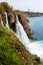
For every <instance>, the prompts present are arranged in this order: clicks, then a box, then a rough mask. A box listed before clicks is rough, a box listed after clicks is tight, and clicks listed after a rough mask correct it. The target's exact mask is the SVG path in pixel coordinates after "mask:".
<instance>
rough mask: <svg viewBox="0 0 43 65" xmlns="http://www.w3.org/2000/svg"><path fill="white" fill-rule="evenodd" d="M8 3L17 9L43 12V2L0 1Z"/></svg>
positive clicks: (23, 0) (33, 0)
mask: <svg viewBox="0 0 43 65" xmlns="http://www.w3.org/2000/svg"><path fill="white" fill-rule="evenodd" d="M1 1H6V2H8V3H9V4H10V5H12V6H13V7H14V8H15V9H21V10H28V9H30V10H31V11H40V12H43V0H0V2H1Z"/></svg>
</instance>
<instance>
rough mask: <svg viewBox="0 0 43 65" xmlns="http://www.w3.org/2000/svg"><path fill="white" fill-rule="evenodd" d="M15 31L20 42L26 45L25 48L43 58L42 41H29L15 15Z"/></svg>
mask: <svg viewBox="0 0 43 65" xmlns="http://www.w3.org/2000/svg"><path fill="white" fill-rule="evenodd" d="M16 21H17V23H16V33H17V35H18V36H19V39H20V40H21V42H22V43H23V44H24V45H25V46H26V48H27V49H28V50H29V51H30V52H31V53H32V54H37V55H38V56H39V57H40V58H41V59H43V41H37V42H30V41H29V39H28V37H27V34H26V32H25V31H24V29H23V26H22V25H21V23H20V22H19V20H18V17H17V15H16Z"/></svg>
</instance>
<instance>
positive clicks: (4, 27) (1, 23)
mask: <svg viewBox="0 0 43 65" xmlns="http://www.w3.org/2000/svg"><path fill="white" fill-rule="evenodd" d="M0 18H1V14H0ZM1 25H2V27H3V28H5V26H4V24H3V21H2V19H1Z"/></svg>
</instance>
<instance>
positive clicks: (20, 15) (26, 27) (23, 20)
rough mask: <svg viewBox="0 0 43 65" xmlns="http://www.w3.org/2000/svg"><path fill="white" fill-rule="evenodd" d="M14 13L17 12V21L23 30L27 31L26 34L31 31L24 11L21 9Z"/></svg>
mask: <svg viewBox="0 0 43 65" xmlns="http://www.w3.org/2000/svg"><path fill="white" fill-rule="evenodd" d="M16 13H17V15H18V18H19V21H20V23H21V24H22V26H23V28H24V30H25V32H26V33H27V35H29V34H30V33H32V31H31V29H30V27H29V23H28V21H27V20H26V14H25V13H24V12H21V11H16Z"/></svg>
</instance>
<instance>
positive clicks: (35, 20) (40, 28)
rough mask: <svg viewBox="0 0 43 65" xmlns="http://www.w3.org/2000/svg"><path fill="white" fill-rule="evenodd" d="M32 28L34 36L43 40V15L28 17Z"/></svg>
mask: <svg viewBox="0 0 43 65" xmlns="http://www.w3.org/2000/svg"><path fill="white" fill-rule="evenodd" d="M28 19H29V21H30V22H29V25H30V28H31V29H32V30H33V32H34V34H33V37H36V38H37V39H38V40H43V16H40V17H28Z"/></svg>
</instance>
